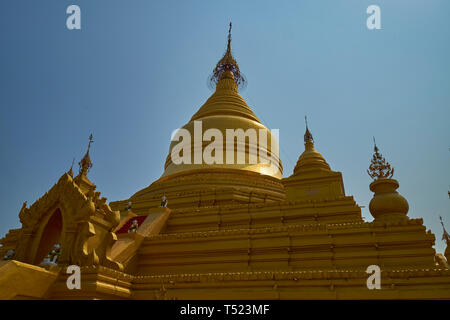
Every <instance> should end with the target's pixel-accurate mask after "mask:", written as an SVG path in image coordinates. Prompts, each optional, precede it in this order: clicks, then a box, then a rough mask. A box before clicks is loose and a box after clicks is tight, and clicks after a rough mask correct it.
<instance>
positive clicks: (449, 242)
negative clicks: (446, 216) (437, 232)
mask: <svg viewBox="0 0 450 320" xmlns="http://www.w3.org/2000/svg"><path fill="white" fill-rule="evenodd" d="M439 219H440V220H441V225H442V229H443V230H444V233H443V234H442V240H444V241H445V243H447V245H448V246H450V235H449V234H448V233H447V230H445V226H444V221H442V217H441V216H439Z"/></svg>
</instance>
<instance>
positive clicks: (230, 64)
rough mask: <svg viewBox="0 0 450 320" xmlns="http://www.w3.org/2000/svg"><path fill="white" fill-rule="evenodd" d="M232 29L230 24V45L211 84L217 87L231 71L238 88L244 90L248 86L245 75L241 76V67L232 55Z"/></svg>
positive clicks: (211, 78)
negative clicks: (225, 73) (224, 74)
mask: <svg viewBox="0 0 450 320" xmlns="http://www.w3.org/2000/svg"><path fill="white" fill-rule="evenodd" d="M231 27H232V24H231V22H230V27H229V29H228V45H227V51H226V52H225V54H224V55H223V57H222V59H220V60H219V62H217V65H216V67H215V68H214V70H213V74H212V75H211V77H210V79H209V80H210V83H211V84H215V85H217V83H218V82H219V80H220V79H221V78H222V75H223V73H224V72H226V71H230V72H231V73H233V76H234V81H235V82H236V84H237V86H238V87H239V88H242V87H244V86H245V84H246V80H245V77H244V75H243V74H241V71H240V70H239V65H238V63H237V62H236V60H235V59H234V57H233V55H232V53H231Z"/></svg>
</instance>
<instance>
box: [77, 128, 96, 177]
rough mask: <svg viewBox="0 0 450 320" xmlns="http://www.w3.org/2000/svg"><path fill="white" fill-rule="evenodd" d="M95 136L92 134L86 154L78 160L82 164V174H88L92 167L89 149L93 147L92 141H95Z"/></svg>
mask: <svg viewBox="0 0 450 320" xmlns="http://www.w3.org/2000/svg"><path fill="white" fill-rule="evenodd" d="M93 139H94V137H93V136H92V133H91V135H90V136H89V144H88V149H87V151H86V154H85V155H84V157H83V159H81V161H80V162H78V165H79V166H80V170H79V173H80V175H86V174H87V173H88V171H89V169H90V168H92V161H91V158H90V156H89V150H90V149H91V143H92V142H94V140H93Z"/></svg>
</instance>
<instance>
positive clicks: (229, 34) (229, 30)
mask: <svg viewBox="0 0 450 320" xmlns="http://www.w3.org/2000/svg"><path fill="white" fill-rule="evenodd" d="M232 26H233V25H232V24H231V21H230V28H229V29H228V46H230V44H231V27H232Z"/></svg>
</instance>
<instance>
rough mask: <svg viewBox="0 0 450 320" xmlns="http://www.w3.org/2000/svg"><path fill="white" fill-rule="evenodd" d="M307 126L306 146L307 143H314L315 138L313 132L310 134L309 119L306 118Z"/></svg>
mask: <svg viewBox="0 0 450 320" xmlns="http://www.w3.org/2000/svg"><path fill="white" fill-rule="evenodd" d="M305 124H306V131H305V135H304V136H303V138H304V140H305V144H306V143H314V138H313V136H312V134H311V132H309V128H308V118H307V117H306V116H305Z"/></svg>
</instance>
